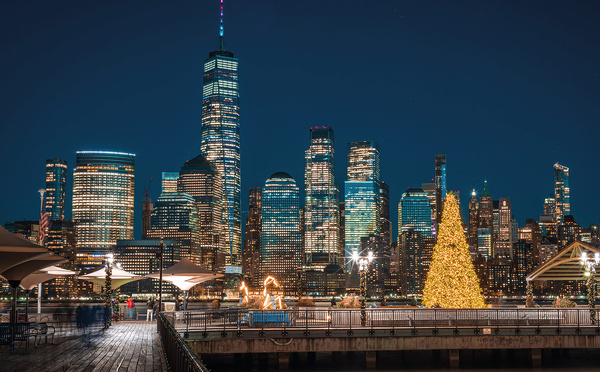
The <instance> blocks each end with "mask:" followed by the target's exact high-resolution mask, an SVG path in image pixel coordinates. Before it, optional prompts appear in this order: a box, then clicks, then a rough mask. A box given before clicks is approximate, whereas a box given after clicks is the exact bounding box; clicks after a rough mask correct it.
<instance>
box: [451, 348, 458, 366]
mask: <svg viewBox="0 0 600 372" xmlns="http://www.w3.org/2000/svg"><path fill="white" fill-rule="evenodd" d="M448 361H449V362H450V368H458V367H459V365H460V350H458V349H450V350H448Z"/></svg>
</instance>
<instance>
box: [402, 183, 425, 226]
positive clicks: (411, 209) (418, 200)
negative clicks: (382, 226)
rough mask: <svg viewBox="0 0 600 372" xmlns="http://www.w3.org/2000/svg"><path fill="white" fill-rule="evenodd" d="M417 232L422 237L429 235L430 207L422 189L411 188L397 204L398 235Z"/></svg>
mask: <svg viewBox="0 0 600 372" xmlns="http://www.w3.org/2000/svg"><path fill="white" fill-rule="evenodd" d="M411 229H412V230H414V231H418V232H420V233H421V235H423V236H430V235H431V207H430V205H429V198H428V197H427V193H426V192H425V191H423V189H419V188H412V189H408V190H406V192H405V193H404V194H402V199H401V200H400V203H399V204H398V233H399V234H402V233H403V232H405V231H409V230H411Z"/></svg>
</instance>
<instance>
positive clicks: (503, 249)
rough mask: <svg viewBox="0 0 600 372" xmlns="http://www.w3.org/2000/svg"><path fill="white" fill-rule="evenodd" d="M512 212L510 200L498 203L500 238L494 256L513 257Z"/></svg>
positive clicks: (496, 243) (495, 246) (495, 245)
mask: <svg viewBox="0 0 600 372" xmlns="http://www.w3.org/2000/svg"><path fill="white" fill-rule="evenodd" d="M512 248H513V234H512V210H511V205H510V198H500V200H499V201H498V238H497V240H496V242H495V244H494V256H504V257H512V256H513V252H512Z"/></svg>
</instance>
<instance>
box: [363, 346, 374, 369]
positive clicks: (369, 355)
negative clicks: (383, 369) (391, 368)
mask: <svg viewBox="0 0 600 372" xmlns="http://www.w3.org/2000/svg"><path fill="white" fill-rule="evenodd" d="M365 361H366V362H367V369H369V370H370V369H375V368H376V367H377V352H376V351H365Z"/></svg>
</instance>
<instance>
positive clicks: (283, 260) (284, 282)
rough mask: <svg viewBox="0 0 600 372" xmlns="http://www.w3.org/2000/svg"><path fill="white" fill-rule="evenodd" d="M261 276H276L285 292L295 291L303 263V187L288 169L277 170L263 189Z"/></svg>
mask: <svg viewBox="0 0 600 372" xmlns="http://www.w3.org/2000/svg"><path fill="white" fill-rule="evenodd" d="M261 217H262V224H261V225H262V231H261V235H260V257H261V258H260V259H261V264H260V272H261V277H262V278H265V277H267V276H268V275H271V276H273V277H275V278H276V279H277V280H278V281H279V283H280V284H281V286H282V287H283V289H284V290H285V293H295V292H296V290H297V288H298V285H297V280H298V269H299V268H300V267H301V257H302V236H301V235H300V190H299V189H298V186H296V181H294V179H293V178H292V176H290V175H289V174H287V173H285V172H277V173H274V174H273V175H272V176H271V177H269V179H267V182H266V183H265V187H264V189H263V190H262V212H261Z"/></svg>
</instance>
